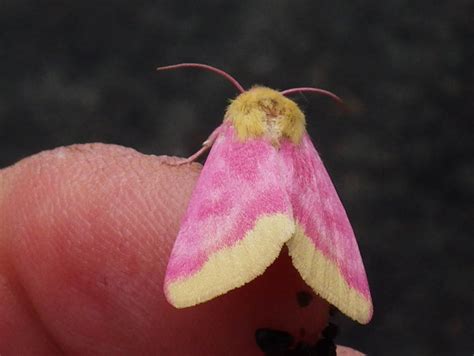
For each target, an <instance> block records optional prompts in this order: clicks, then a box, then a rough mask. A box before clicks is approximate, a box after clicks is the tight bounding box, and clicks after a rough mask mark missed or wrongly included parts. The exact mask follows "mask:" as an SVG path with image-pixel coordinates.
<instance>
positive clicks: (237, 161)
mask: <svg viewBox="0 0 474 356" xmlns="http://www.w3.org/2000/svg"><path fill="white" fill-rule="evenodd" d="M280 172H281V161H280V158H279V157H278V154H277V151H276V150H275V148H274V147H273V146H271V145H270V144H269V143H267V142H265V141H264V140H257V139H255V140H246V141H245V142H240V141H238V139H236V138H234V132H233V128H232V126H230V125H227V124H224V125H223V126H222V128H221V131H220V133H219V136H218V138H217V139H216V141H215V143H214V145H213V146H212V149H211V152H210V153H209V156H208V158H207V160H206V163H205V165H204V168H203V170H202V172H201V175H200V177H199V179H198V182H197V184H196V187H195V189H194V191H193V194H192V197H191V200H190V203H189V206H188V210H187V212H186V215H185V217H184V219H183V221H182V225H181V228H180V231H179V234H178V237H177V239H176V242H175V245H174V247H173V250H172V253H171V257H170V260H169V264H168V268H167V271H166V276H165V294H166V296H167V299H168V301H169V302H170V303H171V304H172V305H174V306H175V307H178V308H183V307H188V306H192V305H195V304H198V303H201V302H204V301H207V300H209V299H212V298H214V297H217V296H219V295H221V294H224V293H226V292H227V291H229V290H231V289H234V288H237V287H240V286H241V285H243V284H245V283H247V282H249V281H251V280H252V279H254V278H255V277H257V276H258V275H260V274H262V273H263V271H264V270H265V269H266V268H267V267H268V266H269V265H270V264H271V263H272V262H273V261H274V260H275V259H276V257H278V255H279V253H280V250H281V248H282V246H283V244H284V243H285V242H286V241H287V240H288V239H289V238H290V237H291V236H292V235H293V234H294V231H295V226H294V220H293V217H292V216H293V215H292V211H291V204H290V202H289V198H288V193H287V191H286V189H285V186H284V184H283V182H282V180H281V179H280Z"/></svg>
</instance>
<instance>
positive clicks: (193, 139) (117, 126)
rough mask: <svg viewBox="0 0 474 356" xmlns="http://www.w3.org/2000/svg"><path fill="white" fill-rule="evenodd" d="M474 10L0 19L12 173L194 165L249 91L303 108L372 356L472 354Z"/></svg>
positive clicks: (39, 6) (242, 10)
mask: <svg viewBox="0 0 474 356" xmlns="http://www.w3.org/2000/svg"><path fill="white" fill-rule="evenodd" d="M473 14H474V6H473V2H472V1H467V0H452V1H426V0H420V1H416V2H415V1H407V0H385V1H376V0H367V1H362V0H351V1H341V0H333V1H310V0H307V1H291V2H290V1H283V0H273V1H259V0H254V1H248V0H242V1H232V2H230V1H212V0H205V1H174V2H173V1H168V2H166V1H124V0H119V1H113V2H112V1H91V0H82V1H33V0H3V1H1V2H0V73H1V80H0V86H1V90H0V167H5V166H8V165H10V164H13V163H14V162H16V161H17V160H19V159H21V158H23V157H26V156H28V155H32V154H34V153H36V152H39V151H41V150H45V149H51V148H53V147H57V146H60V145H69V144H73V143H82V142H97V141H98V142H106V143H114V144H119V145H124V146H129V147H133V148H135V149H137V150H138V151H141V152H143V153H147V154H156V155H160V154H170V155H171V154H173V155H185V156H186V155H189V154H191V153H193V152H194V151H195V150H197V149H198V148H199V145H200V143H201V142H202V141H203V140H204V139H206V138H207V135H208V134H209V133H210V132H211V131H212V130H213V128H215V127H216V126H217V125H218V124H219V123H220V121H221V120H222V116H223V113H224V110H225V107H226V105H227V103H228V99H229V98H232V97H234V96H235V95H236V91H235V89H234V88H233V87H232V86H231V85H230V84H229V83H228V82H226V81H225V80H223V79H222V78H220V77H218V76H216V75H213V74H211V73H206V72H200V71H197V70H192V69H188V70H180V71H175V72H165V73H155V72H154V68H155V67H156V66H158V65H166V64H173V63H179V62H184V61H197V62H204V63H208V64H212V65H215V66H218V67H220V68H222V69H224V70H226V71H228V72H230V73H231V74H232V75H234V76H235V77H236V78H237V79H238V80H239V81H240V82H241V84H242V85H244V86H245V87H247V88H248V87H249V86H251V85H253V84H263V85H268V86H270V87H273V88H276V89H285V88H290V87H295V86H303V85H309V86H317V87H322V88H325V89H329V90H332V91H333V92H335V93H337V94H339V95H340V96H341V97H343V98H344V99H345V101H346V102H347V103H348V105H349V106H350V107H351V110H352V112H351V113H342V112H341V111H340V110H338V108H337V107H336V106H335V105H334V104H333V103H332V102H330V101H329V100H328V99H325V98H321V97H316V96H314V95H309V94H306V95H304V96H303V95H296V96H294V99H295V100H296V101H297V102H298V103H299V104H300V105H301V106H302V108H303V109H304V111H305V112H306V113H307V120H308V130H309V132H310V134H311V136H312V137H313V139H314V141H315V144H316V147H317V148H318V149H319V151H320V154H321V156H322V158H323V160H324V161H325V163H326V166H327V168H328V171H329V172H330V174H331V176H332V178H333V180H334V183H335V185H336V187H337V189H338V191H339V193H340V195H341V198H342V200H343V201H344V203H345V206H346V209H347V211H348V214H349V216H350V218H351V221H352V223H353V226H354V229H355V231H356V234H357V236H358V241H359V245H360V248H361V252H362V255H363V257H364V261H365V265H366V268H367V273H368V277H369V281H370V284H371V289H372V294H373V298H374V303H375V315H374V319H373V321H372V323H371V324H369V325H368V326H360V325H358V324H356V323H354V322H352V321H350V320H348V319H346V318H344V317H342V316H338V317H336V322H337V324H338V325H339V326H340V328H341V331H340V335H339V336H338V338H337V341H338V342H339V343H341V344H346V345H351V346H353V347H356V348H359V349H361V350H363V351H366V352H368V354H369V355H463V354H464V355H471V354H472V352H473V350H474V349H473V346H474V345H473V340H474V335H473V323H472V320H473V302H472V300H473V285H474V283H473V274H474V273H473V272H474V270H473V262H472V261H473V258H472V252H473V244H472V231H473V224H472V219H473V209H472V206H473V190H474V189H473V188H474V184H473V178H472V177H473V165H472V163H473V162H472V153H473V137H472V119H473V113H474V104H473V103H474V101H473V99H472V98H473V94H474V90H473V88H474V81H473V69H472V63H473V43H474V30H473V28H474V25H473Z"/></svg>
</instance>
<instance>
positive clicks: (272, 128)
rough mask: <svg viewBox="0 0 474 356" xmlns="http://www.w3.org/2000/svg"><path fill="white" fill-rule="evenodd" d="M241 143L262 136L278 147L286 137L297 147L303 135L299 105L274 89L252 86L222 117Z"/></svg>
mask: <svg viewBox="0 0 474 356" xmlns="http://www.w3.org/2000/svg"><path fill="white" fill-rule="evenodd" d="M225 120H228V121H230V122H231V123H232V124H233V126H234V128H235V130H236V132H237V136H238V138H239V139H241V140H246V139H249V138H257V137H262V136H263V137H265V138H268V139H269V140H271V141H272V143H273V144H275V145H278V144H279V141H280V139H282V138H289V139H290V140H291V141H293V142H294V143H296V144H298V143H300V141H301V138H302V137H303V134H304V132H305V125H306V121H305V117H304V114H303V112H302V111H301V110H300V108H299V107H298V105H296V103H295V102H294V101H292V100H290V99H288V98H287V97H285V96H283V95H282V94H281V93H279V92H278V91H276V90H273V89H270V88H265V87H254V88H252V89H250V90H248V91H246V92H244V93H242V94H240V95H239V96H238V97H237V98H235V99H234V100H233V101H232V102H231V104H230V105H229V107H228V108H227V113H226V115H225Z"/></svg>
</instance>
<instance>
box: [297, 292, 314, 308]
mask: <svg viewBox="0 0 474 356" xmlns="http://www.w3.org/2000/svg"><path fill="white" fill-rule="evenodd" d="M296 301H297V302H298V305H299V306H300V307H301V308H304V307H307V306H308V305H310V304H311V302H312V301H313V296H312V295H311V293H309V292H306V291H300V292H298V293H296Z"/></svg>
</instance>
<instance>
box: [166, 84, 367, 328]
mask: <svg viewBox="0 0 474 356" xmlns="http://www.w3.org/2000/svg"><path fill="white" fill-rule="evenodd" d="M285 244H286V245H287V246H288V251H289V254H290V256H291V258H292V261H293V264H294V266H295V268H296V269H297V270H298V271H299V273H300V274H301V276H302V278H303V279H304V280H305V281H306V283H307V284H308V285H309V286H310V287H311V288H312V289H313V290H314V291H315V292H316V293H317V294H319V295H321V296H322V297H323V298H325V299H326V300H328V301H329V302H330V303H331V304H333V305H335V306H336V307H337V308H339V309H340V310H341V311H342V312H343V313H345V314H346V315H348V316H349V317H351V318H353V319H354V320H357V321H359V322H361V323H367V322H368V321H369V320H370V319H371V316H372V301H371V296H370V291H369V288H368V283H367V278H366V275H365V271H364V267H363V264H362V259H361V256H360V253H359V249H358V247H357V243H356V240H355V237H354V233H353V231H352V228H351V226H350V223H349V220H348V218H347V215H346V212H345V210H344V208H343V206H342V204H341V202H340V200H339V198H338V195H337V193H336V190H335V188H334V186H333V184H332V183H331V180H330V178H329V176H328V174H327V172H326V170H325V168H324V166H323V163H322V162H321V159H320V157H319V155H318V153H317V152H316V150H315V148H314V146H313V144H312V143H311V140H310V138H309V136H308V134H307V133H306V131H305V129H304V115H303V114H302V113H301V111H300V110H299V108H298V107H297V106H296V104H295V103H294V102H292V101H291V100H289V99H287V98H285V97H283V96H282V95H281V94H280V93H278V92H276V91H273V90H271V89H268V88H253V89H251V90H249V91H246V92H244V93H243V94H241V95H240V96H239V97H238V98H237V99H236V100H235V101H234V102H233V103H232V104H231V105H230V107H229V109H228V111H227V115H226V119H225V121H224V123H223V124H222V125H221V127H220V128H219V129H218V132H217V138H216V140H215V142H214V145H213V146H212V149H211V152H210V153H209V156H208V158H207V161H206V164H205V165H204V168H203V170H202V173H201V176H200V177H199V180H198V182H197V185H196V188H195V190H194V192H193V195H192V197H191V201H190V204H189V207H188V210H187V213H186V215H185V217H184V219H183V221H182V225H181V229H180V231H179V234H178V237H177V240H176V243H175V245H174V248H173V251H172V254H171V257H170V260H169V264H168V269H167V273H166V277H165V293H166V296H167V298H168V300H169V301H170V303H171V304H172V305H174V306H176V307H178V308H182V307H189V306H192V305H196V304H198V303H202V302H205V301H207V300H210V299H212V298H214V297H217V296H219V295H222V294H224V293H226V292H227V291H229V290H231V289H234V288H238V287H240V286H242V285H243V284H245V283H247V282H249V281H251V280H253V279H254V278H255V277H257V276H258V275H260V274H262V273H263V272H264V271H265V269H266V268H267V267H268V266H269V265H270V264H271V263H272V262H273V261H274V260H275V259H276V258H277V257H278V255H279V254H280V251H281V249H282V247H283V245H285Z"/></svg>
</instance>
